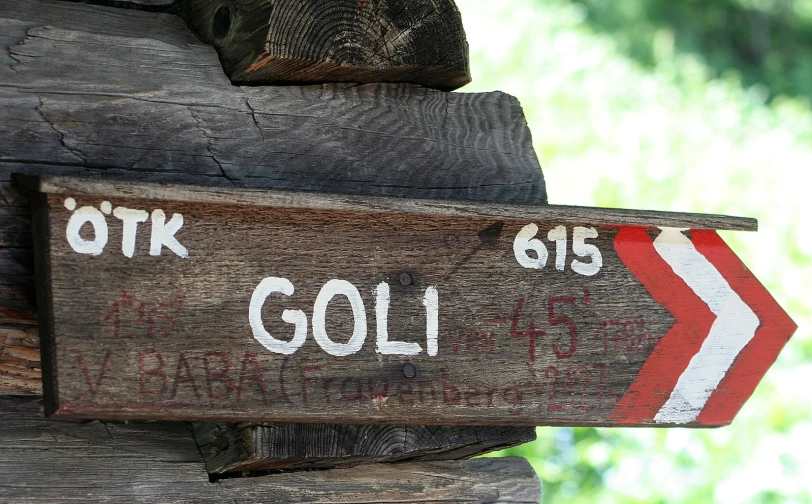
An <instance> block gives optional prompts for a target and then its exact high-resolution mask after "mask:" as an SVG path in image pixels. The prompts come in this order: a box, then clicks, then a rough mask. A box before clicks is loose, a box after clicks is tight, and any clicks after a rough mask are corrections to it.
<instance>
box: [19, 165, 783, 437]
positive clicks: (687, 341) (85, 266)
mask: <svg viewBox="0 0 812 504" xmlns="http://www.w3.org/2000/svg"><path fill="white" fill-rule="evenodd" d="M15 182H16V183H17V184H18V185H19V186H21V187H25V188H27V189H29V190H31V191H32V192H34V193H37V194H34V195H32V202H33V208H34V222H35V232H34V234H35V252H36V261H37V262H36V266H37V282H38V283H37V293H38V296H39V298H38V306H39V315H40V328H41V338H42V360H43V378H44V392H45V399H46V409H47V412H48V413H50V414H54V415H58V416H65V417H79V418H99V419H167V420H204V419H209V420H227V421H289V422H352V423H392V424H480V425H486V424H496V425H607V426H608V425H615V426H617V425H660V426H675V425H676V426H715V425H726V424H728V423H730V422H731V421H732V419H733V417H734V416H735V415H736V413H737V412H738V410H739V408H740V407H741V406H742V404H743V403H744V401H746V400H747V398H748V397H749V396H750V394H751V393H752V392H753V390H754V388H755V387H756V385H757V384H758V382H759V380H760V379H761V377H762V376H763V374H764V373H765V372H766V370H767V369H768V367H769V366H770V365H771V364H772V362H773V361H774V360H775V358H776V357H777V355H778V353H779V351H780V349H781V348H782V346H783V345H784V344H785V343H786V341H787V340H788V339H789V337H790V336H791V335H792V333H793V332H794V330H795V327H796V326H795V324H794V323H793V322H792V321H791V320H790V319H789V318H788V316H787V315H786V314H785V313H784V311H783V310H782V309H781V308H780V307H779V306H778V305H777V304H776V302H775V301H774V300H773V299H772V297H771V296H770V295H769V294H768V293H767V291H766V290H765V289H764V287H763V286H762V285H761V284H760V283H759V282H758V281H757V280H756V279H755V278H754V277H753V276H752V274H751V273H750V272H749V271H748V270H747V268H746V267H745V266H744V265H743V264H742V263H741V261H739V259H738V258H737V257H736V256H735V255H734V254H733V252H732V251H731V250H730V249H729V248H728V246H727V245H726V244H725V243H724V242H723V241H722V240H721V238H719V236H718V235H717V234H716V232H715V231H714V230H716V229H733V230H751V231H752V230H755V229H756V222H755V221H754V220H752V219H744V218H733V217H724V216H711V215H696V214H676V213H668V212H646V211H631V210H609V209H596V208H579V207H558V206H518V205H502V204H490V203H473V202H472V203H461V202H449V201H438V200H407V199H395V198H381V197H355V196H342V195H330V194H321V193H295V192H281V191H257V190H249V189H232V188H229V189H224V188H213V187H197V186H172V185H162V184H147V183H135V182H121V181H118V182H113V181H110V182H106V181H100V180H92V179H81V178H71V177H50V176H44V177H18V178H17V179H15Z"/></svg>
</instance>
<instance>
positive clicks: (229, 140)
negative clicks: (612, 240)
mask: <svg viewBox="0 0 812 504" xmlns="http://www.w3.org/2000/svg"><path fill="white" fill-rule="evenodd" d="M0 26H2V29H1V30H0V46H2V49H0V104H2V106H1V107H0V324H4V325H8V327H11V328H13V329H19V328H21V327H23V326H32V325H35V324H36V309H35V302H34V299H35V297H36V293H35V292H34V285H33V254H32V251H31V232H30V229H31V223H30V218H29V211H28V200H27V197H26V196H25V194H23V193H22V192H20V191H18V190H15V189H12V188H11V187H10V186H9V180H10V174H11V173H12V172H20V173H32V174H42V173H50V174H83V175H89V176H93V177H101V176H104V179H105V180H111V179H136V180H152V181H161V182H184V183H191V184H206V185H214V186H220V187H224V186H238V187H254V188H276V189H293V190H316V191H330V192H339V193H344V194H374V195H388V196H399V197H408V198H447V199H468V200H481V201H501V202H505V203H544V202H546V193H545V191H544V181H543V178H542V175H541V170H540V168H539V165H538V161H537V159H536V156H535V153H534V151H533V148H532V144H531V139H530V132H529V130H528V129H527V125H526V123H525V120H524V117H523V114H522V111H521V107H520V106H519V104H518V102H517V101H516V100H515V98H513V97H510V96H508V95H505V94H503V93H485V94H456V93H454V94H449V93H442V92H439V91H432V90H427V89H422V88H419V87H413V86H406V85H383V84H381V85H367V86H353V85H324V86H312V87H296V88H293V87H273V88H262V89H260V88H241V87H235V86H232V85H231V84H230V82H229V81H228V79H227V78H226V77H225V76H224V75H223V73H222V68H221V66H220V62H219V61H218V58H217V54H216V53H215V51H214V50H213V49H212V48H211V47H208V46H206V45H204V44H202V43H201V42H200V41H199V40H198V39H197V38H196V37H195V36H194V35H193V34H192V33H191V32H190V31H189V30H188V28H186V26H185V25H184V23H183V22H182V21H181V20H180V19H179V18H177V17H175V16H173V15H169V14H157V13H149V12H141V11H133V10H125V9H114V8H108V7H100V6H90V5H82V4H76V3H68V2H54V1H40V0H9V1H4V2H2V3H0ZM76 68H81V69H82V71H81V72H77V71H76ZM0 359H4V357H3V356H0ZM3 362H4V361H2V360H0V364H2V363H3ZM0 376H3V375H0ZM5 380H6V378H3V380H1V381H0V382H2V383H6V381H5ZM0 390H2V389H0Z"/></svg>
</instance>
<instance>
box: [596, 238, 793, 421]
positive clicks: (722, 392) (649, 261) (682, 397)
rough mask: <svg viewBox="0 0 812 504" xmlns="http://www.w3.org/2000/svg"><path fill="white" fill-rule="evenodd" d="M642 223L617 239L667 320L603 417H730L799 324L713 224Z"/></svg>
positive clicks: (621, 252)
mask: <svg viewBox="0 0 812 504" xmlns="http://www.w3.org/2000/svg"><path fill="white" fill-rule="evenodd" d="M650 230H654V233H652V234H656V232H657V230H656V228H642V227H623V228H621V230H620V231H619V232H618V234H617V236H616V238H615V249H616V250H617V252H618V256H619V257H620V258H621V260H622V261H623V262H624V264H625V265H626V266H627V267H628V268H629V270H630V271H631V272H632V273H633V274H634V275H635V276H636V277H637V278H638V279H639V280H640V282H641V283H642V284H643V285H644V286H645V287H646V289H648V291H649V293H650V294H651V295H652V297H653V298H654V299H655V300H656V301H657V302H659V303H661V304H662V305H663V306H664V307H665V308H666V309H668V311H669V312H671V314H672V316H673V317H674V319H675V323H674V325H673V327H672V328H671V329H670V330H669V331H668V333H666V335H665V336H664V337H663V338H662V340H661V341H660V342H659V344H658V345H657V347H656V348H655V349H654V351H653V352H652V353H651V355H650V356H649V358H648V360H647V361H646V362H645V364H644V365H643V367H642V369H641V370H640V372H639V373H638V375H637V376H636V378H635V380H634V382H633V383H632V384H631V386H629V388H628V389H627V391H626V393H625V395H624V396H623V397H622V398H621V399H620V401H618V404H617V405H616V407H615V409H614V410H613V411H612V414H611V416H610V419H611V420H613V421H616V422H618V423H622V424H636V423H641V422H651V421H654V422H656V423H661V424H699V425H726V424H729V423H730V422H731V421H732V419H733V417H734V416H735V415H736V413H737V412H738V410H739V409H740V408H741V406H742V405H743V404H744V402H745V401H746V400H747V399H748V398H749V397H750V395H751V394H752V393H753V391H754V390H755V387H756V385H758V382H759V381H760V380H761V378H762V377H763V376H764V373H766V371H767V369H768V368H769V367H770V365H771V364H772V363H773V362H774V361H775V359H776V358H777V356H778V353H779V352H780V350H781V348H782V347H783V346H784V344H785V343H786V342H787V340H788V339H789V338H790V336H792V334H793V332H794V331H795V329H796V328H797V326H796V325H795V323H794V322H793V321H792V320H791V319H790V318H789V316H788V315H787V314H786V313H785V312H784V310H782V309H781V307H780V306H778V304H777V303H776V302H775V300H774V299H773V298H772V296H770V294H769V293H768V292H767V290H766V289H765V288H764V287H763V286H762V285H761V284H760V283H759V282H758V280H756V279H755V277H753V275H752V274H751V273H750V272H749V270H748V269H747V268H746V267H745V266H744V265H743V264H742V262H741V261H740V260H739V259H738V258H737V257H736V255H735V254H734V253H733V252H732V251H731V250H730V248H729V247H728V246H727V245H726V244H725V243H724V241H722V239H721V238H720V237H719V236H718V235H717V234H716V232H715V231H706V230H692V231H691V232H690V233H689V234H686V233H684V232H682V231H680V230H677V229H671V228H664V229H662V230H659V234H657V237H656V239H654V238H652V236H650V235H649V231H650ZM689 236H690V238H689Z"/></svg>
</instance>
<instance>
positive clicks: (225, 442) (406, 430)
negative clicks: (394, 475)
mask: <svg viewBox="0 0 812 504" xmlns="http://www.w3.org/2000/svg"><path fill="white" fill-rule="evenodd" d="M193 433H194V436H195V441H197V445H198V447H200V452H201V453H202V455H203V459H204V460H205V462H206V469H207V470H208V471H209V472H210V473H216V474H220V473H227V472H239V471H260V470H275V469H294V468H295V469H318V468H323V467H351V466H354V465H358V464H361V463H363V464H370V463H374V462H401V461H407V460H408V461H429V460H458V459H464V458H469V457H473V456H476V455H480V454H482V453H486V452H489V451H493V450H501V449H504V448H508V447H510V446H515V445H518V444H522V443H528V442H530V441H533V440H534V439H535V438H536V436H535V430H534V429H532V428H516V427H463V428H460V427H454V426H403V425H399V426H395V425H345V424H288V423H272V424H260V425H257V424H220V423H210V422H198V423H195V424H193Z"/></svg>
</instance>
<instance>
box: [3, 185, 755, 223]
mask: <svg viewBox="0 0 812 504" xmlns="http://www.w3.org/2000/svg"><path fill="white" fill-rule="evenodd" d="M14 185H15V186H16V187H20V188H24V189H26V190H28V191H35V192H44V193H50V194H65V195H92V196H108V197H111V198H116V197H117V198H127V197H132V196H138V197H143V198H150V199H153V200H159V201H178V202H186V203H215V204H216V203H222V204H227V205H251V206H268V207H284V208H302V209H315V210H328V211H364V212H370V213H381V214H402V213H410V214H416V215H425V216H440V217H476V218H485V219H511V218H516V216H517V215H521V216H522V218H524V219H529V220H545V221H557V222H566V223H570V224H572V223H582V222H592V223H598V224H601V225H608V226H661V227H673V228H686V229H687V228H691V229H714V230H719V229H725V230H737V231H757V230H758V221H757V220H756V219H753V218H749V217H730V216H727V215H711V214H692V213H680V212H662V211H656V210H627V209H623V208H594V207H577V206H566V205H535V206H530V205H508V204H500V203H488V202H476V201H469V202H460V201H451V200H436V199H435V200H427V199H419V198H409V199H402V198H391V197H379V196H370V195H365V196H349V195H340V194H324V193H315V192H302V191H296V192H294V191H274V190H261V191H260V190H251V189H242V188H240V189H235V188H228V187H205V186H192V185H183V184H172V185H156V184H150V183H139V182H130V181H107V180H103V181H102V180H97V179H96V180H94V179H89V178H82V177H59V176H49V175H45V176H27V175H17V176H15V177H14Z"/></svg>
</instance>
